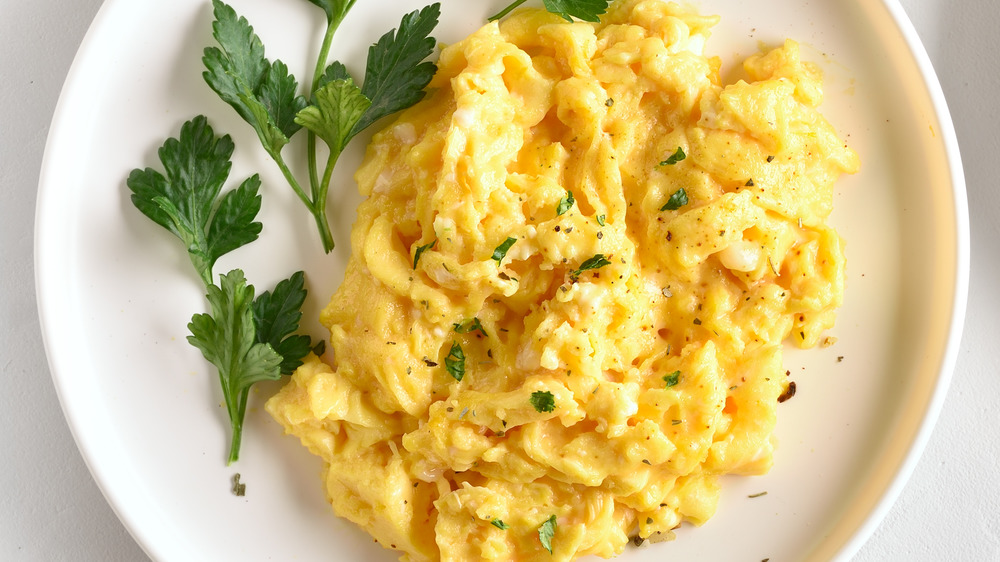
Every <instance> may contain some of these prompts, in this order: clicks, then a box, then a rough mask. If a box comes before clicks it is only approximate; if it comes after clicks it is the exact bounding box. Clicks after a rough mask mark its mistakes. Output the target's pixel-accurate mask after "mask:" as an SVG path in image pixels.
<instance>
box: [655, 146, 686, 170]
mask: <svg viewBox="0 0 1000 562" xmlns="http://www.w3.org/2000/svg"><path fill="white" fill-rule="evenodd" d="M685 158H687V154H684V149H683V148H681V147H679V146H678V147H677V150H675V151H674V153H673V154H671V155H670V156H668V157H667V159H666V160H663V161H662V162H660V165H661V166H673V165H674V164H676V163H678V162H680V161H681V160H684V159H685Z"/></svg>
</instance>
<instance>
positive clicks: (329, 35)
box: [306, 18, 343, 199]
mask: <svg viewBox="0 0 1000 562" xmlns="http://www.w3.org/2000/svg"><path fill="white" fill-rule="evenodd" d="M341 21H343V19H342V18H334V19H332V20H329V21H328V22H327V24H326V34H325V35H324V36H323V43H322V45H321V46H320V48H319V56H318V57H316V69H315V70H313V79H312V85H310V86H309V94H310V97H311V96H312V94H314V93H315V92H316V89H317V88H318V87H319V81H320V78H322V77H323V72H324V71H325V69H326V61H327V59H328V58H330V45H332V44H333V35H334V33H336V32H337V28H338V27H340V22H341ZM306 156H307V157H308V160H309V184H310V185H311V186H312V191H313V199H315V198H316V197H317V195H318V191H319V172H318V167H317V165H316V133H314V132H312V131H307V132H306Z"/></svg>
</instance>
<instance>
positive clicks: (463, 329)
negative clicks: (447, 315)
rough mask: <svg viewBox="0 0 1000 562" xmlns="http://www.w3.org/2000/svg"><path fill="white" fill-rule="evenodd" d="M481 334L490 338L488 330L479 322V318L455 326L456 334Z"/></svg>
mask: <svg viewBox="0 0 1000 562" xmlns="http://www.w3.org/2000/svg"><path fill="white" fill-rule="evenodd" d="M476 331H478V332H480V333H482V334H483V336H486V337H488V334H487V333H486V330H485V329H484V328H483V324H482V323H481V322H480V321H479V318H476V317H474V318H472V319H470V320H465V321H463V322H460V323H458V324H455V332H457V333H459V334H470V333H472V332H476Z"/></svg>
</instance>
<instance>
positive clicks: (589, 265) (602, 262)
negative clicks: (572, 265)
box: [570, 254, 611, 279]
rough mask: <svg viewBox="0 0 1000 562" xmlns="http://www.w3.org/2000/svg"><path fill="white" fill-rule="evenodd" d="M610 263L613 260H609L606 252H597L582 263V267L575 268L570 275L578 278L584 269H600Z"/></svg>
mask: <svg viewBox="0 0 1000 562" xmlns="http://www.w3.org/2000/svg"><path fill="white" fill-rule="evenodd" d="M610 264H611V261H610V260H608V258H606V257H604V254H595V255H594V257H592V258H590V259H588V260H586V261H585V262H583V263H581V264H580V267H579V268H578V269H576V270H574V271H573V272H572V273H571V274H570V277H573V278H574V279H576V278H577V277H579V276H580V274H581V273H583V272H584V271H588V270H590V269H600V268H602V267H604V266H606V265H610Z"/></svg>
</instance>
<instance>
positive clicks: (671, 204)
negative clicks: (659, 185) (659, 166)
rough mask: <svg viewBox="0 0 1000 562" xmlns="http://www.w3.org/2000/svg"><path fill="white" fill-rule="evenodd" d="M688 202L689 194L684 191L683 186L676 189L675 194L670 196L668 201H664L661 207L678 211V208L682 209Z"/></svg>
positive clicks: (662, 209) (661, 208) (665, 209)
mask: <svg viewBox="0 0 1000 562" xmlns="http://www.w3.org/2000/svg"><path fill="white" fill-rule="evenodd" d="M687 204H688V194H687V192H686V191H684V188H683V187H682V188H680V189H678V190H677V191H675V192H674V194H673V195H671V196H670V199H667V202H666V203H664V204H663V206H662V207H660V210H661V211H676V210H677V209H680V208H681V207H683V206H684V205H687Z"/></svg>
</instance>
